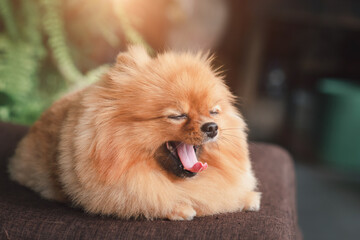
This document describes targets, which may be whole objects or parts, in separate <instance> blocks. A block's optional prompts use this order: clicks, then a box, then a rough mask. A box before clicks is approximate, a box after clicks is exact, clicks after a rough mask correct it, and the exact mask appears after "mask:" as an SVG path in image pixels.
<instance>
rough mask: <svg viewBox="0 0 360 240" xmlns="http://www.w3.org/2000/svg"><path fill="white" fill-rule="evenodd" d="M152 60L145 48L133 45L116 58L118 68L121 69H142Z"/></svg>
mask: <svg viewBox="0 0 360 240" xmlns="http://www.w3.org/2000/svg"><path fill="white" fill-rule="evenodd" d="M150 60H151V57H150V56H149V54H148V52H147V50H146V48H145V47H143V46H141V45H132V46H130V47H129V48H128V51H126V52H121V53H119V54H118V56H117V58H116V66H117V67H120V68H137V67H142V66H144V65H145V64H146V63H148V62H149V61H150Z"/></svg>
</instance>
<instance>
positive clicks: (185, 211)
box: [167, 205, 196, 221]
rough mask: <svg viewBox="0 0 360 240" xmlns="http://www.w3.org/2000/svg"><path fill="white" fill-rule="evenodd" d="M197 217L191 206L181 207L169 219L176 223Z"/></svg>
mask: <svg viewBox="0 0 360 240" xmlns="http://www.w3.org/2000/svg"><path fill="white" fill-rule="evenodd" d="M195 216H196V211H195V210H194V209H193V208H192V207H191V206H189V205H181V206H179V207H178V208H176V209H174V210H173V211H172V212H171V213H170V214H169V215H168V216H167V218H168V219H170V220H174V221H182V220H192V219H193V218H194V217H195Z"/></svg>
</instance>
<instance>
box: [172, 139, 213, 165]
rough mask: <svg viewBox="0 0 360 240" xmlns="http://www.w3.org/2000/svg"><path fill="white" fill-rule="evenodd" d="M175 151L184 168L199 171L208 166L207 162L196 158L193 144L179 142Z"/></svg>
mask: <svg viewBox="0 0 360 240" xmlns="http://www.w3.org/2000/svg"><path fill="white" fill-rule="evenodd" d="M177 153H178V155H179V157H180V161H181V163H182V164H183V166H184V168H185V169H186V170H188V171H190V172H201V171H203V170H205V169H206V168H207V167H208V165H207V163H202V162H199V161H198V160H197V157H196V154H195V150H194V146H193V145H189V144H186V143H181V144H180V145H179V146H178V147H177Z"/></svg>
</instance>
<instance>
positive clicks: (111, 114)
mask: <svg viewBox="0 0 360 240" xmlns="http://www.w3.org/2000/svg"><path fill="white" fill-rule="evenodd" d="M233 99H234V97H233V96H232V95H231V93H230V92H229V90H228V88H227V87H226V85H225V84H224V81H223V80H222V77H221V76H219V75H218V74H216V73H215V72H214V71H213V70H212V68H211V59H209V58H208V57H207V56H204V55H202V54H196V55H194V54H190V53H174V52H166V53H163V54H159V55H157V56H156V57H154V58H151V57H150V56H148V54H147V53H146V51H145V50H144V49H143V48H141V47H136V46H135V47H130V48H129V50H128V51H127V52H125V53H120V54H119V56H118V57H117V62H116V64H115V65H114V66H113V67H112V68H111V69H110V70H109V72H108V73H107V74H105V75H104V76H103V78H102V79H101V80H100V81H98V82H97V83H95V84H92V85H90V86H88V87H86V88H84V89H82V90H79V91H77V92H74V93H71V94H68V95H67V96H65V97H63V98H62V99H60V100H59V101H57V102H55V103H54V104H53V105H52V106H51V107H50V108H49V109H48V110H47V111H46V112H44V113H43V115H42V116H41V117H40V119H39V120H38V121H37V122H36V123H35V124H34V125H33V126H32V127H31V129H30V131H29V133H28V134H27V135H26V136H25V138H24V139H23V140H22V141H21V142H20V144H19V146H18V148H17V150H16V153H15V155H14V157H12V158H11V159H10V163H9V173H10V176H11V178H12V179H13V180H15V181H17V182H19V183H20V184H23V185H25V186H27V187H29V188H31V189H33V190H34V191H36V192H39V193H40V194H41V196H43V197H44V198H47V199H53V200H57V201H67V202H71V203H72V204H74V205H76V206H80V207H82V208H83V209H84V210H85V211H87V212H90V213H96V214H105V215H113V216H117V217H120V218H130V217H138V216H145V217H146V218H148V219H153V218H168V219H172V220H190V219H192V218H193V217H194V216H205V215H212V214H217V213H223V212H233V211H240V210H243V209H244V210H258V209H259V207H260V197H261V196H260V195H261V194H260V193H259V192H256V184H257V181H256V178H255V177H254V174H253V172H252V168H251V162H250V160H249V154H248V145H247V135H246V132H245V130H246V124H245V123H244V121H243V119H242V117H241V115H240V114H239V113H238V111H237V110H236V108H235V107H234V106H233ZM214 107H217V108H218V109H219V113H218V114H216V115H212V114H210V113H209V111H211V109H213V108H214ZM169 111H171V112H178V113H186V114H187V116H188V118H187V119H186V120H180V121H175V120H173V119H170V118H169V117H168V114H169ZM209 121H210V122H215V123H216V124H217V125H218V126H219V133H218V136H217V137H216V139H215V140H214V141H209V142H205V143H204V141H203V139H204V137H203V134H204V133H202V132H201V130H200V127H201V125H202V124H203V123H205V122H209ZM166 141H179V142H184V143H187V144H193V145H202V148H203V149H202V152H201V154H200V155H199V161H201V162H207V163H208V168H207V169H206V170H205V171H202V172H200V173H198V174H197V175H196V176H194V177H191V178H180V177H176V176H174V175H172V174H171V173H169V172H168V171H166V170H164V168H162V167H161V166H160V165H159V163H158V162H157V161H156V160H155V157H154V154H155V152H156V150H157V149H158V148H159V147H160V146H161V145H162V144H164V142H166Z"/></svg>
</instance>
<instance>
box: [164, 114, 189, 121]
mask: <svg viewBox="0 0 360 240" xmlns="http://www.w3.org/2000/svg"><path fill="white" fill-rule="evenodd" d="M187 117H188V116H187V115H186V114H185V113H183V114H179V115H170V116H168V118H170V119H172V120H183V119H187Z"/></svg>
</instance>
